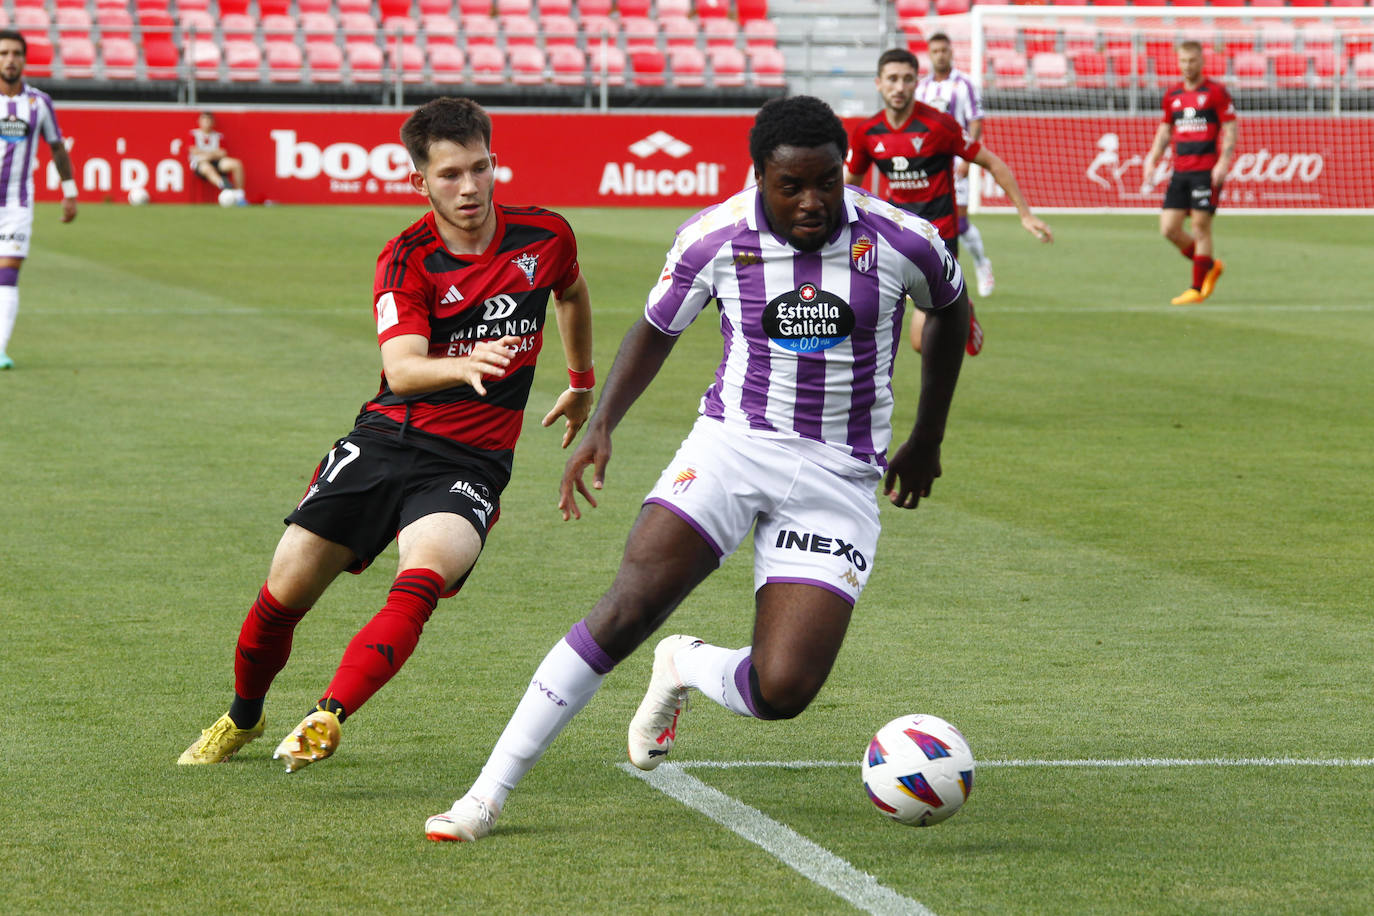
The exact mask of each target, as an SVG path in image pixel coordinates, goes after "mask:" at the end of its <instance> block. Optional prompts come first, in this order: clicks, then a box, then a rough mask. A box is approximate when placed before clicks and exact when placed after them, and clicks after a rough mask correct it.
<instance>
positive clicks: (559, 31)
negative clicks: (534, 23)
mask: <svg viewBox="0 0 1374 916" xmlns="http://www.w3.org/2000/svg"><path fill="white" fill-rule="evenodd" d="M539 31H540V33H541V34H542V35H543V36H544V49H545V50H549V49H551V48H554V47H557V46H558V45H574V46H576V44H577V22H576V20H574V19H573V18H572V17H571V16H565V15H558V14H552V13H551V14H549V15H544V14H542V13H541V14H540V18H539Z"/></svg>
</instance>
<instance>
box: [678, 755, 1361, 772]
mask: <svg viewBox="0 0 1374 916" xmlns="http://www.w3.org/2000/svg"><path fill="white" fill-rule="evenodd" d="M676 765H677V766H680V767H682V768H683V769H688V768H691V769H696V768H701V769H713V770H732V769H737V768H744V767H767V768H770V769H781V770H788V769H792V770H805V769H816V768H819V767H857V766H858V765H859V761H858V760H687V761H683V762H681V763H678V764H676ZM978 766H979V767H1083V768H1093V767H1103V768H1107V767H1374V757H1311V758H1308V757H1127V758H1124V759H1101V760H1098V759H1085V760H979V761H978Z"/></svg>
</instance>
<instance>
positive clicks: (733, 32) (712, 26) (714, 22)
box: [701, 19, 739, 48]
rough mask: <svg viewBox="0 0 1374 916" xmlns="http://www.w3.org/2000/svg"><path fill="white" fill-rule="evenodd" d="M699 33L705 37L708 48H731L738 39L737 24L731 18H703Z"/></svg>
mask: <svg viewBox="0 0 1374 916" xmlns="http://www.w3.org/2000/svg"><path fill="white" fill-rule="evenodd" d="M701 34H702V35H703V36H704V37H705V39H706V46H707V47H708V48H714V47H721V46H729V47H732V48H733V47H734V46H735V45H736V43H738V41H739V26H737V25H736V24H735V21H734V20H733V19H704V20H702V23H701Z"/></svg>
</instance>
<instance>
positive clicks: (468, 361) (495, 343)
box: [458, 335, 520, 395]
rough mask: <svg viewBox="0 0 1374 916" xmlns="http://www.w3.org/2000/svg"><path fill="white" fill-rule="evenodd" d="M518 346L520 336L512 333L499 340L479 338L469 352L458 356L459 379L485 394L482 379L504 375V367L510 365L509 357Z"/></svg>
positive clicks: (485, 390) (479, 392)
mask: <svg viewBox="0 0 1374 916" xmlns="http://www.w3.org/2000/svg"><path fill="white" fill-rule="evenodd" d="M519 346H520V338H519V337H516V336H514V335H507V336H506V337H502V338H501V339H500V340H479V341H478V342H477V343H476V344H474V345H473V347H472V352H471V353H469V354H468V355H467V356H460V357H458V359H459V360H460V361H461V362H460V365H459V368H458V378H459V380H460V381H463V382H466V383H467V384H469V385H471V386H472V390H473V391H476V392H477V393H478V394H480V395H486V393H487V389H486V386H484V385H483V384H482V379H484V378H500V377H501V376H503V375H505V374H506V367H507V366H509V365H510V361H511V357H512V356H513V355H514V354H515V352H516V348H517V347H519Z"/></svg>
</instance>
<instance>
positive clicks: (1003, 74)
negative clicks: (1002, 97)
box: [992, 51, 1026, 89]
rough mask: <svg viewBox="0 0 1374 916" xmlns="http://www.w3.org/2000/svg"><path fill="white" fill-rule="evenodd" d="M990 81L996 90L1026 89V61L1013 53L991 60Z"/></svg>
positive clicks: (1000, 55) (1003, 54)
mask: <svg viewBox="0 0 1374 916" xmlns="http://www.w3.org/2000/svg"><path fill="white" fill-rule="evenodd" d="M992 79H993V82H994V84H995V85H996V86H997V88H998V89H1025V88H1026V59H1025V58H1024V57H1022V56H1021V55H1020V54H1018V53H1016V52H1015V51H1011V52H1006V53H1002V54H998V55H997V56H996V57H994V58H993V59H992Z"/></svg>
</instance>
